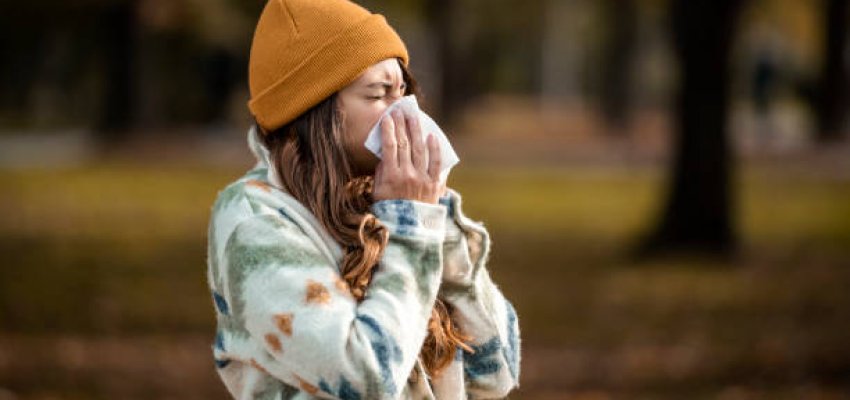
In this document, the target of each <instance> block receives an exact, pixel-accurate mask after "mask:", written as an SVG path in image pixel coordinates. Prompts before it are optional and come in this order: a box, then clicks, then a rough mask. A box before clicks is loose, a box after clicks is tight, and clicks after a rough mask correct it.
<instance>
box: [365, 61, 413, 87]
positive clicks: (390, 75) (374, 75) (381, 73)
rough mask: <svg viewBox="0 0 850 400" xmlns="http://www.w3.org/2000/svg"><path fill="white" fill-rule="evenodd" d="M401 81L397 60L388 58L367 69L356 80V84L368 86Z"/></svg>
mask: <svg viewBox="0 0 850 400" xmlns="http://www.w3.org/2000/svg"><path fill="white" fill-rule="evenodd" d="M401 80H402V74H401V67H400V66H399V65H398V60H396V59H395V58H389V59H386V60H383V61H379V62H377V63H375V64H373V65H372V66H371V67H369V68H367V69H366V71H364V72H363V74H362V75H361V76H360V77H359V78H358V79H357V82H358V83H362V84H369V83H372V82H376V81H390V82H398V81H401Z"/></svg>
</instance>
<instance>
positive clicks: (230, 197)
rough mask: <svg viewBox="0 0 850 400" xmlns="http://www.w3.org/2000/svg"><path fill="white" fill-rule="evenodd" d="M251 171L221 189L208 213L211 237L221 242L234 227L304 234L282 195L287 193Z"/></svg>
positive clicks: (227, 237) (229, 234)
mask: <svg viewBox="0 0 850 400" xmlns="http://www.w3.org/2000/svg"><path fill="white" fill-rule="evenodd" d="M252 172H254V171H251V172H249V173H247V174H245V175H244V176H242V177H240V178H239V179H236V180H235V181H233V182H231V183H229V184H228V185H227V186H225V187H224V188H223V189H221V190H220V191H219V192H218V194H217V196H216V199H215V201H214V203H213V206H212V210H211V215H210V233H211V235H212V234H213V232H216V234H215V235H214V237H213V236H211V237H210V239H215V240H216V241H218V242H220V243H221V244H222V245H223V244H224V243H223V242H226V241H227V240H228V239H229V238H230V237H231V234H232V233H233V232H235V231H236V229H237V228H239V229H240V231H243V233H245V232H244V231H245V230H246V229H247V230H258V231H260V230H267V229H277V230H278V231H284V230H285V231H286V232H288V233H289V234H291V235H293V236H298V235H304V233H303V231H302V229H301V227H300V226H299V224H298V223H297V222H296V219H294V218H292V217H291V215H292V212H291V211H290V209H289V207H288V206H287V204H286V202H285V201H284V200H283V199H282V198H281V197H282V196H287V194H286V193H284V192H282V191H280V190H278V189H275V188H273V187H271V186H270V185H269V184H268V182H267V181H265V180H264V179H262V178H261V175H259V174H256V173H252Z"/></svg>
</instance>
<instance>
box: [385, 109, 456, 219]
mask: <svg viewBox="0 0 850 400" xmlns="http://www.w3.org/2000/svg"><path fill="white" fill-rule="evenodd" d="M391 116H392V118H384V119H383V121H381V154H382V159H381V162H380V163H378V166H377V167H376V168H375V182H374V186H373V190H372V198H373V199H374V200H375V201H380V200H386V199H409V200H418V201H422V202H425V203H431V204H437V202H438V201H439V198H440V196H441V195H442V194H444V193H445V191H446V184H445V182H440V166H441V162H442V160H441V159H440V143H439V141H438V140H437V138H436V137H435V136H434V135H428V140H426V141H425V142H423V141H422V130H421V128H420V127H419V120H418V118H415V117H410V116H407V115H404V114H403V113H402V112H401V111H400V110H394V111H393V112H392V113H391Z"/></svg>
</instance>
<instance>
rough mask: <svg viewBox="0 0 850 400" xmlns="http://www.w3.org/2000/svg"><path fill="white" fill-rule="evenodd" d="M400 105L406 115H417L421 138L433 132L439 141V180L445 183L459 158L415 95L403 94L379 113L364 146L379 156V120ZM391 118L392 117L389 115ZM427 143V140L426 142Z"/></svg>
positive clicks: (423, 138)
mask: <svg viewBox="0 0 850 400" xmlns="http://www.w3.org/2000/svg"><path fill="white" fill-rule="evenodd" d="M399 107H401V110H402V111H403V112H404V113H405V114H407V115H416V114H418V115H419V126H420V127H421V130H422V140H423V141H424V140H425V139H426V138H427V137H428V134H429V133H430V134H433V135H434V137H435V138H437V140H438V141H439V142H440V156H441V157H440V159H441V164H442V165H441V168H440V181H441V182H443V183H445V182H446V179H448V177H449V171H450V170H451V169H452V167H454V166H455V164H457V163H458V162H460V159H459V158H458V156H457V153H455V151H454V149H453V148H452V145H451V144H450V143H449V139H448V138H446V134H445V133H443V130H442V129H440V127H439V126H437V123H435V122H434V120H433V119H431V117H430V116H428V114H425V112H424V111H422V110H420V109H419V103H417V102H416V96H415V95H408V96H404V97H402V98H401V99H399V100H398V101H396V102H395V103H393V104H390V106H389V107H387V109H386V110H384V113H383V114H382V115H381V118H378V123H376V124H375V126H373V127H372V130H371V131H370V132H369V136H368V137H367V138H366V142H364V143H363V144H364V145H365V146H366V148H367V149H369V151H371V152H372V153H375V155H376V156H378V158H382V157H381V121H382V120H383V119H384V117H386V116H388V115H389V114H390V113H391V112H392V111H393V110H395V109H396V108H399ZM390 118H392V117H390ZM426 143H427V142H426Z"/></svg>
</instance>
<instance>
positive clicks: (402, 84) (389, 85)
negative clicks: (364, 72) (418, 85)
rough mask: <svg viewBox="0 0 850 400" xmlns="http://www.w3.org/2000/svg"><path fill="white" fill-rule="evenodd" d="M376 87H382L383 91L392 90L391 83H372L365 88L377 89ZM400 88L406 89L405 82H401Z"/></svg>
mask: <svg viewBox="0 0 850 400" xmlns="http://www.w3.org/2000/svg"><path fill="white" fill-rule="evenodd" d="M377 86H380V87H383V88H384V89H392V88H393V84H392V82H373V83H370V84H368V85H366V87H368V88H373V87H377ZM401 87H403V88H404V87H407V82H402V83H401Z"/></svg>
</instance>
